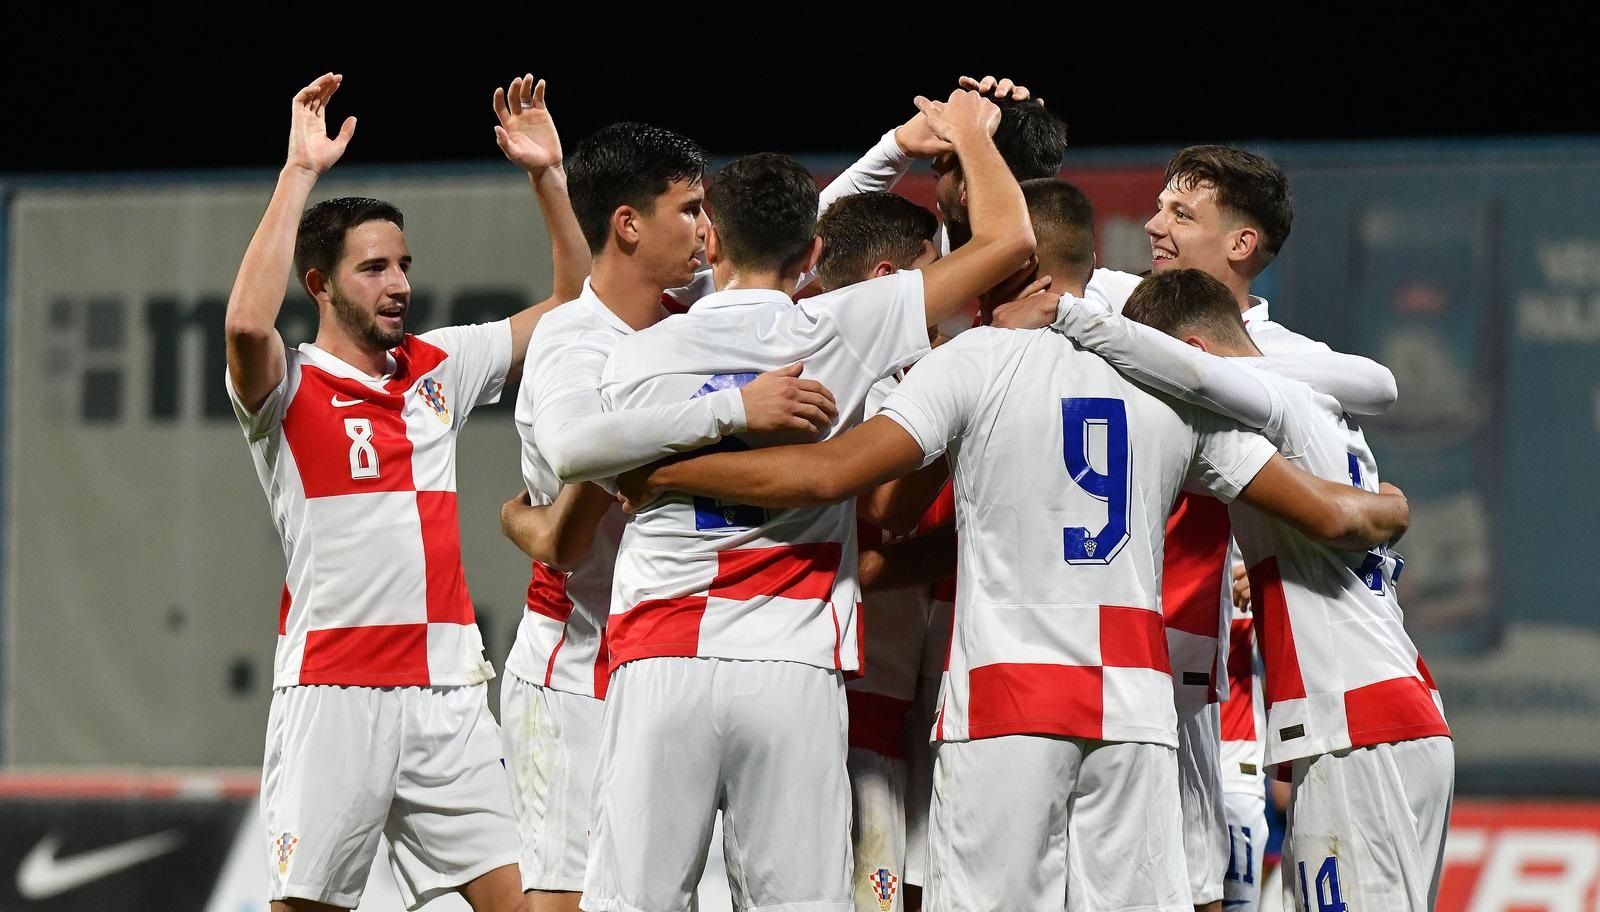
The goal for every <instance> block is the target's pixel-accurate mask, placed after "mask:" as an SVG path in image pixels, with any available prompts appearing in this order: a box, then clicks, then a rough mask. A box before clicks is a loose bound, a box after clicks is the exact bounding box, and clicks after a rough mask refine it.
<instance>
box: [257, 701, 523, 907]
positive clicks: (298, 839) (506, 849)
mask: <svg viewBox="0 0 1600 912" xmlns="http://www.w3.org/2000/svg"><path fill="white" fill-rule="evenodd" d="M485 692H486V688H485V687H484V685H482V684H476V685H472V686H467V687H436V688H434V687H338V686H333V685H306V686H298V687H282V688H278V689H277V690H275V691H273V694H272V710H271V713H270V715H269V716H268V718H267V746H266V761H265V763H264V764H263V767H262V772H261V818H262V822H263V823H264V824H265V828H266V833H265V837H266V848H267V856H268V857H267V877H268V881H267V882H268V884H269V888H270V893H269V896H268V898H269V899H273V900H280V899H289V898H299V899H310V900H315V901H317V902H323V903H329V904H332V905H335V906H344V907H346V908H354V907H355V906H357V905H359V904H360V902H361V891H362V887H363V886H365V884H366V882H367V873H368V871H369V870H370V869H371V867H372V860H373V857H374V856H375V855H376V854H377V851H378V837H379V835H380V834H381V835H384V836H387V837H388V838H389V863H390V865H391V867H392V868H393V869H394V876H395V881H396V883H397V884H398V885H399V888H400V893H401V895H402V896H403V897H404V898H405V901H406V907H407V908H409V909H415V908H417V907H418V906H421V905H422V904H423V903H425V902H428V901H429V900H431V899H433V898H434V897H436V896H439V895H440V894H443V893H447V892H450V891H452V890H455V889H457V888H458V887H460V886H462V885H463V884H466V883H468V882H469V881H472V880H474V879H476V878H477V877H479V876H480V875H483V874H487V873H488V872H490V871H492V870H494V869H495V868H498V867H501V866H503V865H510V864H516V863H517V850H516V839H517V830H516V824H515V823H514V821H513V819H512V816H511V796H510V794H509V790H508V789H507V787H506V774H505V769H504V768H503V767H502V766H501V762H500V760H501V747H500V729H499V727H498V726H497V725H495V721H494V717H493V716H492V715H490V714H489V707H488V705H487V703H486V697H485Z"/></svg>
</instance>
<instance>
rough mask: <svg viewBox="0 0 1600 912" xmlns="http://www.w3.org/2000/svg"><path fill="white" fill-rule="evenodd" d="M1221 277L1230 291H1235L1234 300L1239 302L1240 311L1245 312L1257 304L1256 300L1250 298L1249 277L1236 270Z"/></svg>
mask: <svg viewBox="0 0 1600 912" xmlns="http://www.w3.org/2000/svg"><path fill="white" fill-rule="evenodd" d="M1221 278H1222V283H1223V284H1224V285H1226V286H1228V290H1229V291H1231V292H1233V298H1234V300H1236V301H1238V302H1239V312H1240V313H1244V312H1245V311H1247V310H1249V309H1250V308H1252V307H1254V306H1256V302H1255V301H1253V300H1251V299H1250V280H1249V279H1247V278H1245V277H1244V276H1242V275H1239V274H1238V273H1236V272H1230V273H1229V274H1228V275H1226V276H1223V277H1221Z"/></svg>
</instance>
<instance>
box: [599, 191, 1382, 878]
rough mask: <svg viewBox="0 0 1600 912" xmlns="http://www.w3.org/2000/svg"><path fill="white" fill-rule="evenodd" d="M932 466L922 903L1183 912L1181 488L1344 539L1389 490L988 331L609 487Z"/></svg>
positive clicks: (837, 479)
mask: <svg viewBox="0 0 1600 912" xmlns="http://www.w3.org/2000/svg"><path fill="white" fill-rule="evenodd" d="M974 224H975V225H980V226H981V225H982V224H983V221H982V220H975V221H974ZM940 453H948V454H949V455H950V458H951V460H952V462H953V469H954V473H955V486H956V491H957V515H958V525H959V528H960V532H961V538H960V555H961V556H960V571H959V579H960V581H961V584H960V588H959V590H958V593H957V603H956V612H955V624H956V635H955V637H954V639H953V644H952V650H951V654H950V659H949V668H948V671H947V674H946V679H945V687H944V691H943V699H942V705H941V711H940V716H939V720H938V724H937V729H936V737H937V738H938V740H939V745H938V748H937V750H938V754H937V756H938V759H937V767H936V771H935V780H936V783H937V784H936V787H935V793H934V810H933V822H932V840H931V846H930V858H929V868H930V875H931V876H930V880H931V882H930V884H929V887H928V896H927V901H928V905H929V908H932V909H961V908H1007V909H1011V908H1051V907H1059V906H1060V905H1061V904H1062V903H1063V902H1068V903H1071V904H1072V905H1073V907H1078V906H1079V905H1080V904H1081V905H1082V906H1084V907H1088V908H1099V907H1150V908H1163V909H1178V908H1184V907H1186V906H1187V905H1188V899H1189V891H1188V885H1187V883H1186V882H1185V877H1184V863H1183V859H1182V851H1183V849H1182V844H1181V838H1180V835H1179V825H1180V824H1179V813H1180V812H1179V805H1178V796H1177V770H1176V768H1175V761H1174V759H1173V750H1174V744H1175V732H1174V728H1175V716H1174V711H1173V704H1172V691H1171V683H1170V680H1169V678H1168V675H1167V669H1166V661H1165V659H1166V649H1165V645H1164V643H1163V632H1162V623H1161V615H1160V611H1159V602H1158V592H1159V586H1160V560H1161V539H1162V533H1163V529H1164V526H1165V520H1166V517H1167V515H1168V514H1169V513H1170V511H1171V507H1172V502H1173V499H1174V498H1175V496H1176V495H1177V492H1178V489H1179V487H1180V486H1182V485H1184V484H1192V485H1198V486H1203V487H1204V488H1206V489H1207V490H1210V491H1212V492H1213V493H1215V494H1217V495H1220V496H1222V497H1224V498H1227V499H1230V500H1231V499H1232V498H1233V497H1234V496H1239V497H1241V498H1242V499H1244V500H1245V501H1246V502H1248V503H1251V504H1253V505H1258V506H1261V507H1263V508H1265V509H1269V510H1271V511H1273V512H1274V513H1275V514H1276V515H1281V516H1283V517H1284V518H1286V519H1288V520H1289V521H1290V522H1292V523H1293V524H1294V525H1295V527H1297V528H1300V529H1302V530H1304V531H1306V532H1307V533H1308V534H1310V535H1313V536H1315V537H1316V538H1317V539H1319V540H1323V541H1327V542H1330V543H1336V544H1340V545H1343V546H1346V547H1350V546H1361V547H1366V546H1370V545H1373V544H1376V543H1379V542H1383V541H1387V540H1389V539H1391V538H1393V537H1394V536H1395V535H1396V534H1397V533H1398V532H1400V531H1401V530H1403V529H1404V525H1405V521H1406V508H1405V502H1404V498H1403V497H1400V496H1397V495H1396V494H1389V495H1373V494H1368V493H1367V492H1364V491H1360V490H1358V489H1355V488H1352V487H1350V486H1349V485H1340V484H1335V483H1332V482H1327V481H1323V480H1321V479H1318V478H1315V477H1314V476H1311V475H1309V474H1308V473H1305V472H1302V471H1299V470H1297V469H1294V468H1293V467H1291V466H1290V465H1289V464H1288V462H1287V461H1286V460H1285V459H1284V458H1283V457H1282V456H1279V455H1277V454H1276V452H1275V451H1273V448H1272V446H1271V445H1270V444H1268V443H1267V442H1266V441H1265V440H1264V439H1262V438H1260V437H1259V436H1256V435H1253V434H1249V433H1246V432H1244V431H1243V430H1242V429H1239V428H1238V426H1237V425H1235V424H1233V423H1232V422H1229V421H1226V420H1223V419H1220V418H1219V417H1218V416H1213V415H1211V414H1209V413H1206V412H1204V411H1203V410H1199V409H1196V408H1194V407H1192V406H1188V405H1185V404H1182V403H1178V402H1175V401H1172V400H1168V399H1164V398H1158V397H1156V396H1153V395H1151V394H1149V393H1146V392H1145V391H1144V390H1143V389H1142V388H1141V387H1138V386H1136V385H1135V384H1133V383H1131V382H1129V381H1127V380H1126V379H1124V378H1123V377H1122V376H1121V375H1120V374H1118V373H1117V372H1116V370H1115V369H1113V368H1112V367H1111V366H1110V365H1109V364H1107V363H1106V362H1104V361H1103V360H1101V359H1099V358H1097V357H1095V356H1093V355H1090V354H1088V353H1086V352H1083V351H1081V350H1078V349H1077V348H1076V347H1075V346H1074V345H1073V343H1071V342H1070V341H1069V340H1067V339H1066V338H1064V337H1062V336H1060V335H1059V334H1055V333H1050V332H1016V331H1001V330H995V329H990V328H986V327H979V328H976V329H973V330H970V331H968V332H966V333H963V334H962V335H961V336H959V337H957V338H956V339H954V340H952V341H951V342H949V343H947V344H945V345H944V346H942V347H940V348H939V349H936V350H935V351H934V352H933V353H931V354H930V355H928V356H927V357H926V358H924V359H923V361H922V362H921V363H920V364H919V365H918V367H917V368H916V369H915V370H912V371H911V372H910V373H909V374H908V375H907V377H906V380H905V381H904V382H903V383H902V384H901V386H900V387H899V388H898V389H897V390H896V391H895V392H894V393H893V394H891V395H890V396H889V398H888V400H887V401H886V402H885V403H884V407H883V411H882V413H881V414H880V415H879V416H877V417H874V418H872V419H870V420H868V421H867V422H865V423H864V424H862V425H861V426H860V427H859V428H856V429H854V430H852V431H849V432H846V433H844V434H842V435H840V436H837V437H834V438H833V439H831V440H829V441H827V442H825V443H821V444H817V445H813V446H787V447H776V448H769V449H763V450H756V451H753V452H748V453H715V454H710V455H705V456H700V457H696V458H693V459H689V460H685V461H678V462H674V463H667V464H663V465H660V466H657V467H653V468H650V469H643V470H640V471H639V472H637V473H633V474H632V475H630V476H627V477H625V478H624V480H623V490H624V493H626V494H628V495H629V498H630V501H631V502H633V503H634V504H636V505H637V504H639V503H643V502H648V501H649V498H650V497H652V496H653V494H654V492H656V491H660V490H673V491H681V492H683V493H684V494H688V495H694V496H698V497H712V498H736V499H738V500H740V501H741V502H743V503H746V504H751V505H756V506H762V507H766V508H792V507H802V506H813V505H816V504H822V503H832V502H835V501H838V500H840V499H841V498H844V497H848V496H850V495H852V494H855V493H857V492H859V491H862V490H864V489H867V488H869V487H871V486H875V485H877V484H881V483H882V482H884V481H886V480H888V479H890V478H894V477H897V476H899V475H903V474H904V473H906V472H908V471H911V470H913V469H915V468H916V467H917V466H919V465H921V464H923V463H924V462H925V461H926V460H928V459H931V458H934V457H936V456H938V455H939V454H940ZM1052 479H1055V480H1054V481H1052ZM647 515H648V514H647V513H646V514H641V517H644V516H647ZM637 521H638V520H636V522H637Z"/></svg>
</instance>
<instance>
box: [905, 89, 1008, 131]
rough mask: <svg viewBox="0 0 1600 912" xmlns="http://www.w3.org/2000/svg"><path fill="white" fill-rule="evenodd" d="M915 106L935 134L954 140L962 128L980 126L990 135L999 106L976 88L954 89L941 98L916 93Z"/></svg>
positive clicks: (976, 127)
mask: <svg viewBox="0 0 1600 912" xmlns="http://www.w3.org/2000/svg"><path fill="white" fill-rule="evenodd" d="M916 105H917V110H919V111H921V112H922V113H923V114H924V115H926V116H927V120H928V127H929V129H931V130H933V133H934V135H935V136H937V137H939V138H940V139H942V140H944V141H945V142H948V143H955V142H957V141H958V137H959V136H960V134H961V133H962V131H964V130H973V129H977V130H982V131H983V132H984V134H985V135H987V136H993V135H994V131H995V128H996V127H998V126H1000V109H999V108H998V107H996V106H995V103H994V102H992V101H990V100H989V99H987V98H984V97H983V96H982V95H979V94H978V93H977V92H969V91H967V90H965V89H956V90H955V91H954V92H951V93H950V97H949V98H948V99H946V100H944V101H933V100H931V99H928V98H924V97H923V96H921V95H918V96H917V97H916Z"/></svg>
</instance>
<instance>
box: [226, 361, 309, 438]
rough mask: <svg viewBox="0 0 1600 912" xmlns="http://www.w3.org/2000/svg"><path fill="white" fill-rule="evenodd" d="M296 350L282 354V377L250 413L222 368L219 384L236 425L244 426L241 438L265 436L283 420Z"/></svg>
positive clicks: (230, 375) (228, 373) (295, 367)
mask: <svg viewBox="0 0 1600 912" xmlns="http://www.w3.org/2000/svg"><path fill="white" fill-rule="evenodd" d="M298 354H299V353H298V352H294V351H290V352H287V353H286V357H285V359H284V369H283V378H282V379H280V380H279V381H278V385H277V386H275V387H273V388H272V392H270V393H268V394H267V398H266V401H265V402H263V403H261V407H260V408H258V409H256V410H255V411H254V412H252V411H250V410H249V409H247V408H245V407H244V403H243V402H240V401H239V391H238V390H236V389H234V387H233V374H232V372H230V371H228V370H227V369H224V370H223V371H222V383H223V385H224V386H225V387H227V389H228V401H229V402H231V403H233V416H234V417H235V418H237V419H239V427H241V428H243V429H244V437H245V439H246V440H248V441H249V442H251V443H255V442H256V441H258V440H260V439H262V438H263V437H266V436H267V435H269V434H271V433H273V432H274V431H275V430H277V428H278V426H279V425H281V424H282V423H283V414H284V411H285V410H286V409H287V408H288V404H289V378H290V377H291V376H293V374H294V371H296V370H298V369H299V367H298V363H297V362H298V360H299V359H298Z"/></svg>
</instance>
